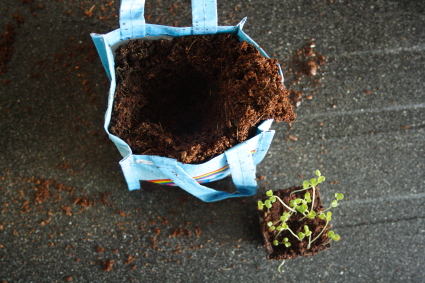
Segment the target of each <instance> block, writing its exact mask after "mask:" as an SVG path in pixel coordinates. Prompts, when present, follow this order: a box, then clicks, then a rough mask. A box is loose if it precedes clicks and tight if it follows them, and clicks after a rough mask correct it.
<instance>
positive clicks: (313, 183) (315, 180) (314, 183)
mask: <svg viewBox="0 0 425 283" xmlns="http://www.w3.org/2000/svg"><path fill="white" fill-rule="evenodd" d="M310 183H311V184H312V185H313V186H316V185H317V179H316V178H313V179H311V180H310Z"/></svg>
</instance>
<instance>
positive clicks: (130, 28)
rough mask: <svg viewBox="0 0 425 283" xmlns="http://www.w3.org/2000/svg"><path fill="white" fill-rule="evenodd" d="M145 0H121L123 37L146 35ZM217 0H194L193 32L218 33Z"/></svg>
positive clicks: (121, 30)
mask: <svg viewBox="0 0 425 283" xmlns="http://www.w3.org/2000/svg"><path fill="white" fill-rule="evenodd" d="M144 12H145V0H121V7H120V21H119V22H120V32H121V39H122V40H125V39H130V38H133V37H134V34H137V35H138V37H145V36H146V21H145V16H144ZM217 25H218V17H217V0H192V26H193V29H192V34H214V33H217Z"/></svg>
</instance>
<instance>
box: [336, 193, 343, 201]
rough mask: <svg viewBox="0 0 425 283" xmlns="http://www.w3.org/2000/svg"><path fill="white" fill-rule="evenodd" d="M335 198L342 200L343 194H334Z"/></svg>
mask: <svg viewBox="0 0 425 283" xmlns="http://www.w3.org/2000/svg"><path fill="white" fill-rule="evenodd" d="M335 198H336V199H337V200H342V199H344V194H339V193H336V194H335Z"/></svg>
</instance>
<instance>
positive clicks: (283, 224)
mask: <svg viewBox="0 0 425 283" xmlns="http://www.w3.org/2000/svg"><path fill="white" fill-rule="evenodd" d="M281 226H282V228H283V230H287V229H288V228H289V226H288V224H286V223H282V225H281Z"/></svg>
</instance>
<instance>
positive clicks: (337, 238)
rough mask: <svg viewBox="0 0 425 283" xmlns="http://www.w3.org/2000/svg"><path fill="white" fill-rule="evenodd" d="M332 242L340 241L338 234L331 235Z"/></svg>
mask: <svg viewBox="0 0 425 283" xmlns="http://www.w3.org/2000/svg"><path fill="white" fill-rule="evenodd" d="M332 240H334V241H339V240H341V237H340V236H339V235H338V234H335V235H333V237H332Z"/></svg>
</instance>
